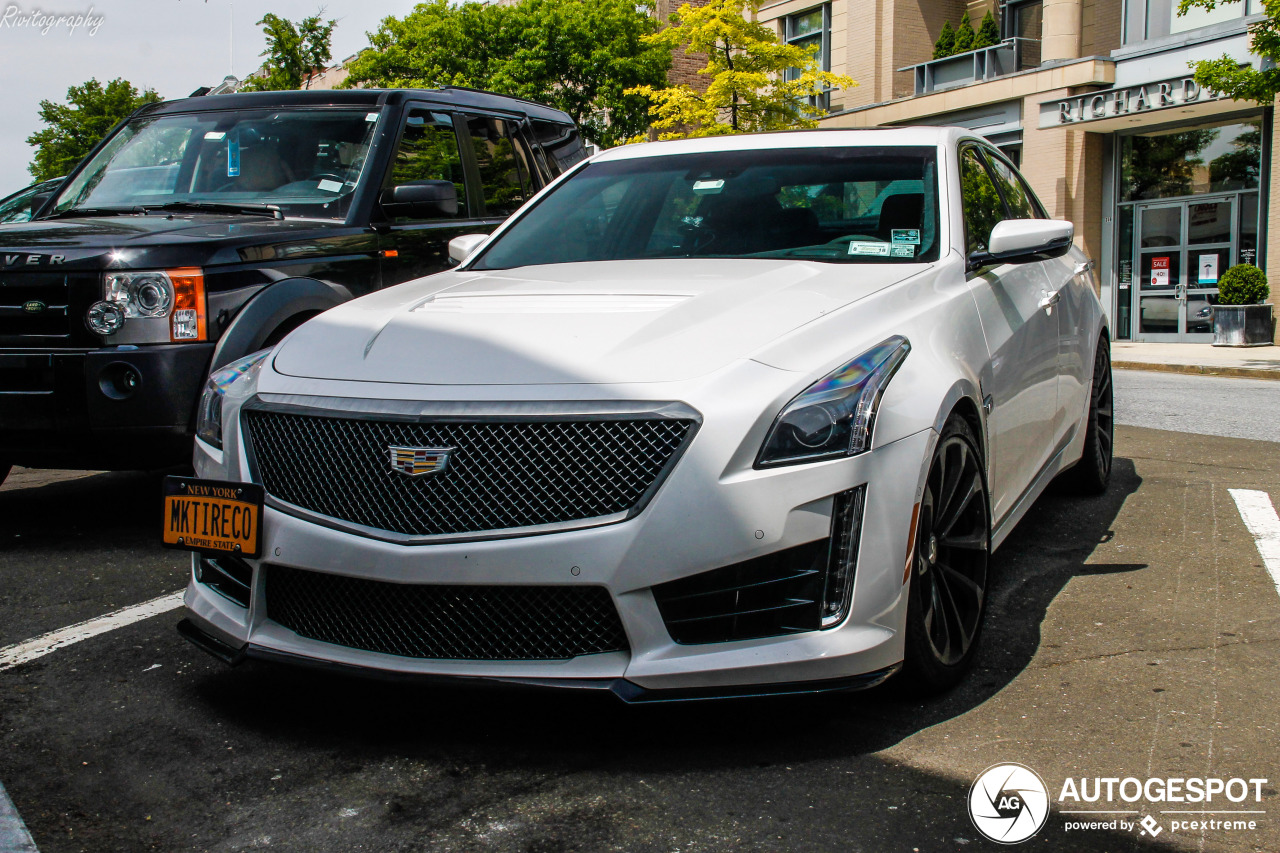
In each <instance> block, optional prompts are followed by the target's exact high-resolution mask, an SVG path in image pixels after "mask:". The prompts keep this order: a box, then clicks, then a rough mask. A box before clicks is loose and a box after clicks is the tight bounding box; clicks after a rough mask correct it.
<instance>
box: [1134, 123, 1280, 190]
mask: <svg viewBox="0 0 1280 853" xmlns="http://www.w3.org/2000/svg"><path fill="white" fill-rule="evenodd" d="M1261 170H1262V123H1261V122H1260V121H1249V122H1244V123H1241V124H1229V125H1223V126H1220V127H1201V128H1194V129H1191V130H1181V131H1178V132H1175V133H1154V134H1142V135H1138V136H1127V137H1124V138H1123V140H1122V142H1121V155H1120V187H1121V200H1122V201H1142V200H1144V199H1154V198H1175V197H1177V196H1185V195H1196V194H1199V193H1211V192H1227V191H1233V190H1251V189H1257V188H1258V180H1259V175H1260V173H1261Z"/></svg>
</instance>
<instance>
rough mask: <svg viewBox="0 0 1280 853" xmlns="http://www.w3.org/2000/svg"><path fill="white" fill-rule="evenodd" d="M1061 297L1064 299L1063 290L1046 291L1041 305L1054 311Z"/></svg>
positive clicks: (1041, 299)
mask: <svg viewBox="0 0 1280 853" xmlns="http://www.w3.org/2000/svg"><path fill="white" fill-rule="evenodd" d="M1061 299H1062V293H1061V292H1059V291H1057V290H1054V291H1045V293H1044V295H1043V296H1041V297H1040V305H1039V307H1040V308H1044V309H1045V310H1047V311H1050V312H1052V311H1053V306H1055V305H1057V304H1058V302H1059V301H1060V300H1061Z"/></svg>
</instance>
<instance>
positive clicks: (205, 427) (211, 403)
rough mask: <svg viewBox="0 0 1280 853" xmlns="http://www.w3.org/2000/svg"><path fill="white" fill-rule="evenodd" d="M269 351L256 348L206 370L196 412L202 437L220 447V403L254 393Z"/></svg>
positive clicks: (197, 424)
mask: <svg viewBox="0 0 1280 853" xmlns="http://www.w3.org/2000/svg"><path fill="white" fill-rule="evenodd" d="M269 355H271V350H269V349H264V350H259V351H258V352H255V353H253V354H252V355H246V356H245V357H244V358H241V359H237V360H236V361H233V362H231V363H230V364H228V365H227V366H226V367H222V368H219V369H218V370H215V371H214V372H213V373H211V374H209V380H208V381H207V382H205V385H204V393H203V394H201V395H200V408H199V410H198V411H197V412H196V435H197V436H199V437H200V439H201V440H203V441H204V442H206V443H208V444H212V445H213V446H214V447H216V448H218V449H219V450H221V449H222V406H223V403H225V402H226V401H227V400H236V401H242V400H247V399H249V398H250V397H252V396H253V394H254V393H255V392H256V391H257V390H258V373H259V372H260V371H261V370H262V365H263V364H265V363H266V360H267V356H269Z"/></svg>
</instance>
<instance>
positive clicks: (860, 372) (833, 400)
mask: <svg viewBox="0 0 1280 853" xmlns="http://www.w3.org/2000/svg"><path fill="white" fill-rule="evenodd" d="M910 351H911V344H910V343H908V342H907V339H906V338H903V337H898V336H894V337H892V338H889V339H888V340H887V341H885V342H884V343H881V344H878V345H876V346H874V347H872V348H871V349H869V350H867V351H866V352H864V353H863V354H862V355H860V356H858V357H857V358H855V359H854V360H853V361H851V362H849V363H848V364H846V365H844V366H843V367H841V368H840V369H839V370H837V371H835V372H834V373H830V374H828V375H827V376H826V377H824V378H823V379H821V380H819V381H818V382H815V383H814V384H813V385H811V386H809V387H808V388H807V389H806V390H805V391H804V392H803V393H801V394H800V396H798V397H796V398H795V399H794V400H792V401H791V402H790V403H788V404H787V405H786V407H785V408H784V409H783V410H782V412H781V414H779V415H778V418H777V420H775V421H774V422H773V427H772V428H770V430H769V435H768V437H767V438H766V439H765V441H764V446H763V447H761V448H760V456H759V457H758V458H757V459H756V467H757V468H768V467H771V466H774V465H796V464H799V463H802V462H814V461H816V460H819V459H835V458H838V457H841V456H853V455H854V454H857V453H862V452H863V451H865V450H868V449H869V448H870V447H871V430H872V428H873V427H874V426H875V417H876V407H877V406H878V405H879V403H880V396H881V395H882V394H883V393H884V389H885V386H886V385H888V384H889V380H890V379H892V378H893V374H894V372H895V371H897V369H898V366H899V365H901V364H902V360H903V359H905V358H906V357H907V353H909V352H910Z"/></svg>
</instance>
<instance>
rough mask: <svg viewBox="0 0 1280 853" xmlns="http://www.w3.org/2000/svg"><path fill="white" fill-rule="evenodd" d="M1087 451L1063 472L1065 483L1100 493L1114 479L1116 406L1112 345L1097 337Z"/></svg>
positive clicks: (1077, 490)
mask: <svg viewBox="0 0 1280 853" xmlns="http://www.w3.org/2000/svg"><path fill="white" fill-rule="evenodd" d="M1084 428H1085V438H1084V452H1083V453H1081V454H1080V461H1079V462H1077V463H1076V464H1075V465H1074V466H1072V467H1071V469H1070V470H1068V471H1066V472H1065V473H1064V474H1063V484H1064V485H1066V486H1067V487H1068V488H1069V489H1070V490H1071V491H1073V492H1075V493H1077V494H1082V495H1100V494H1102V493H1103V492H1105V491H1106V490H1107V484H1108V483H1109V482H1110V480H1111V461H1112V449H1113V448H1114V446H1115V408H1114V399H1113V394H1112V382H1111V345H1110V344H1109V343H1108V341H1107V338H1106V336H1103V337H1102V338H1100V339H1099V340H1098V349H1097V352H1095V353H1094V356H1093V380H1092V381H1091V382H1090V386H1089V415H1088V418H1087V419H1086V420H1085V425H1084Z"/></svg>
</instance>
